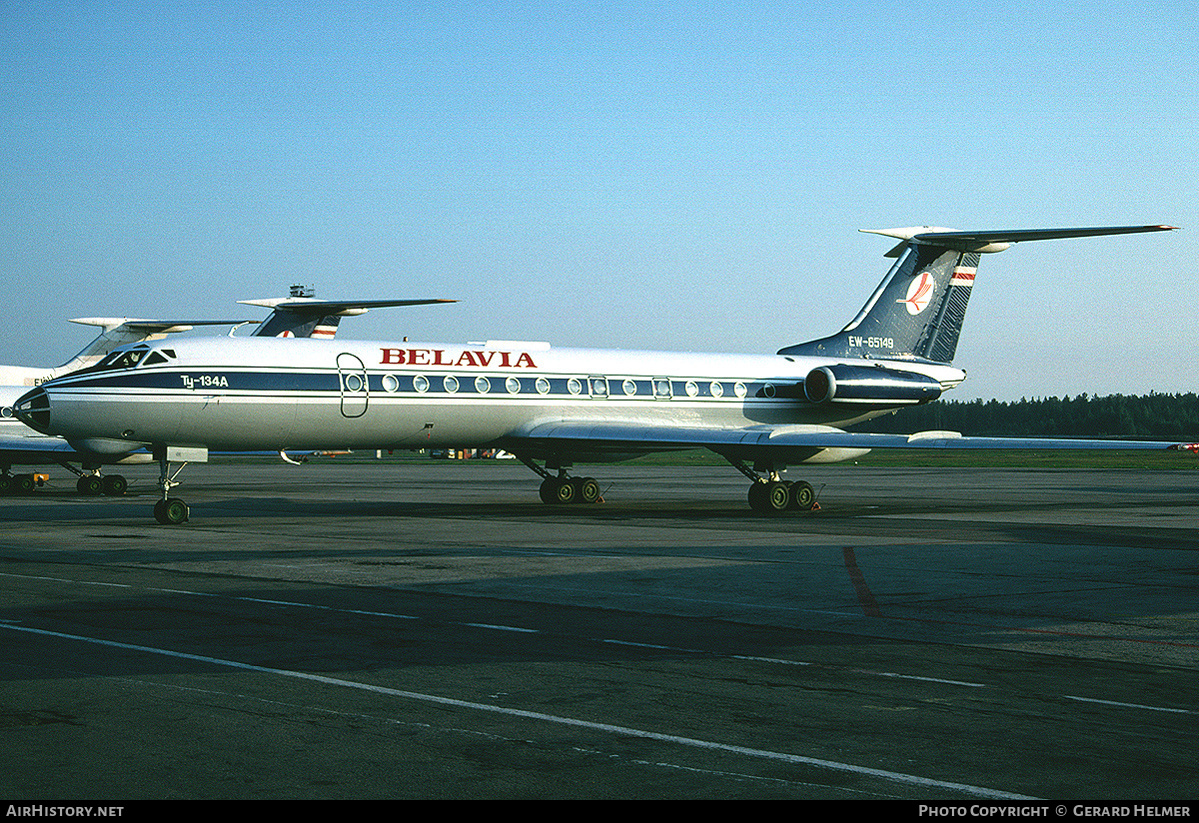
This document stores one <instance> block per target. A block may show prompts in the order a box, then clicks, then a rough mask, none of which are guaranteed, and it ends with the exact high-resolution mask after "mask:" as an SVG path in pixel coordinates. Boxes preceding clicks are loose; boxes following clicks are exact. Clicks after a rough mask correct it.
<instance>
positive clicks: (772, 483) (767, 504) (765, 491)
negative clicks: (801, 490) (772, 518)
mask: <svg viewBox="0 0 1199 823" xmlns="http://www.w3.org/2000/svg"><path fill="white" fill-rule="evenodd" d="M789 505H791V490H790V489H789V488H787V484H786V483H783V482H782V481H780V480H769V481H766V482H764V483H754V484H753V485H752V486H750V487H749V507H750V508H751V509H753V510H754V511H756V512H757V513H758V514H781V513H782V512H784V511H786V510H787V507H788V506H789Z"/></svg>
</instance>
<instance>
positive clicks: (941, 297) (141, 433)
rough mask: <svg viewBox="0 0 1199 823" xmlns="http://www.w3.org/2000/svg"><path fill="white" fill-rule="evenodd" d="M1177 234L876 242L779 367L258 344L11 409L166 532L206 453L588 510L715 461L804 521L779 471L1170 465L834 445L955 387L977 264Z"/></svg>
mask: <svg viewBox="0 0 1199 823" xmlns="http://www.w3.org/2000/svg"><path fill="white" fill-rule="evenodd" d="M1171 228H1172V227H1170V226H1124V227H1104V228H1083V229H1032V230H1019V231H989V232H960V231H953V230H949V229H939V228H929V227H918V228H907V229H886V230H876V231H873V233H876V234H882V235H885V236H888V237H892V238H895V239H896V240H898V241H899V243H898V244H897V245H896V246H895V247H894V248H893V249H892V250H891V251H890V252H888V255H887V256H889V257H894V258H897V259H896V262H895V264H894V265H893V266H892V267H891V269H890V270H889V271H888V272H887V274H886V276H885V277H884V278H883V281H882V283H880V284H879V286H878V288H877V289H876V290H875V292H874V294H873V295H872V296H871V297H870V299H869V300H868V301H867V302H866V305H865V306H864V307H863V308H862V310H861V311H860V312H859V313H858V315H857V316H856V317H855V318H853V320H852V321H851V322H850V323H849V324H848V325H847V326H846V327H845V328H844V329H842V330H841V331H840V332H838V333H837V334H834V335H831V336H829V337H825V338H821V339H818V340H812V341H810V342H806V343H800V344H796V345H792V346H787V347H785V348H783V349H780V350H779V351H778V352H777V353H776V354H772V355H743V354H696V353H672V352H650V351H622V350H606V349H568V348H557V347H551V346H550V345H549V344H547V343H533V342H520V341H489V342H486V343H467V344H451V343H412V342H366V341H349V340H331V341H326V340H287V341H280V340H276V339H272V338H269V337H254V338H242V339H229V338H211V339H207V338H201V339H195V340H190V341H178V342H173V343H172V344H171V345H170V346H162V345H157V344H152V343H141V344H135V345H130V346H125V347H122V348H121V349H118V350H117V351H114V352H113V354H112V355H110V356H109V357H108V358H107V359H105V360H104V361H103V362H101V363H99V364H98V365H96V366H95V367H93V368H91V369H88V370H85V371H81V372H77V373H75V374H72V375H68V376H66V377H61V378H59V379H56V380H52V381H49V382H47V383H45V384H43V385H42V386H40V387H38V388H36V389H34V390H32V391H30V392H28V393H27V394H25V395H24V396H23V397H21V398H20V400H19V401H18V402H17V404H16V406H15V410H16V413H17V414H18V416H19V417H20V419H21V420H22V421H24V422H25V423H27V424H28V425H29V426H31V427H33V428H34V429H37V430H38V431H41V432H45V433H48V434H55V435H61V436H63V437H65V438H66V439H67V440H68V441H69V442H71V443H72V444H73V445H74V446H75V447H76V448H80V449H86V450H88V451H92V452H97V453H121V452H123V451H129V450H132V449H140V448H144V447H148V448H149V449H151V450H152V452H153V454H154V457H155V459H156V460H157V461H158V463H159V466H160V480H159V483H160V486H161V490H162V497H161V499H160V500H159V501H158V503H157V504H156V506H155V516H156V518H157V519H158V520H159V522H161V523H168V524H177V523H181V522H183V521H184V520H186V519H187V518H188V515H189V511H188V507H187V504H186V503H184V502H183V501H182V500H181V499H179V498H178V497H173V496H171V494H170V490H171V489H172V487H174V486H175V485H176V482H175V475H173V474H172V473H171V463H172V462H176V463H179V462H188V461H204V460H206V459H207V455H208V452H209V450H213V451H259V450H277V451H280V452H281V453H284V452H285V451H286V450H288V449H300V448H303V449H423V448H436V447H447V446H453V447H459V448H475V447H482V448H485V447H499V448H503V449H506V450H508V451H510V452H512V453H513V454H515V455H516V456H517V457H518V458H519V459H520V460H521V461H523V462H524V463H525V464H526V465H527V466H528V467H529V468H530V469H532V470H533V471H534V472H536V473H537V474H538V475H540V476H541V477H542V478H543V480H542V483H541V488H540V494H541V499H542V500H543V501H545V502H546V503H557V504H563V503H572V502H595V501H596V500H597V499H598V497H599V491H600V490H599V484H598V483H597V482H596V480H595V479H593V478H590V477H578V476H572V475H571V474H570V472H569V469H570V468H571V467H573V465H574V464H575V463H576V462H589V461H597V462H599V461H604V460H611V459H621V458H625V457H630V456H636V455H640V454H645V453H649V452H657V451H668V450H675V449H693V448H707V449H710V450H712V451H713V452H716V453H718V454H720V455H722V456H723V457H724V458H726V459H727V460H728V461H729V462H730V463H731V464H732V465H733V466H734V467H735V468H737V469H738V470H739V471H741V472H742V473H743V474H744V475H745V476H746V477H748V478H749V479H750V480H751V484H750V489H749V503H750V506H751V508H753V509H754V510H755V511H759V512H763V513H780V512H784V511H788V510H807V509H811V508H813V507H814V506H815V500H814V494H813V490H812V487H811V486H810V485H809V484H808V483H806V482H803V481H794V482H792V481H786V480H783V478H782V477H781V476H780V473H781V472H783V471H784V470H785V469H786V467H787V466H789V465H797V464H800V463H809V462H836V461H840V460H846V459H851V458H853V457H856V456H859V455H861V454H864V453H865V452H866V451H867V450H869V449H872V448H951V449H952V448H967V449H971V448H972V449H994V448H1037V449H1113V448H1119V449H1167V448H1180V447H1182V445H1183V444H1176V443H1163V442H1142V441H1106V440H1062V439H1055V440H1050V439H1030V438H981V437H963V436H961V435H960V434H957V433H953V432H923V433H918V434H914V435H886V434H869V433H858V432H850V431H845V427H847V426H850V425H852V424H854V423H857V422H860V421H863V420H866V419H869V418H871V417H875V416H877V415H880V414H883V413H886V412H889V411H892V410H895V409H897V408H901V407H904V406H908V405H915V404H920V403H928V402H930V401H932V400H935V399H937V398H938V397H940V396H941V394H942V392H944V391H946V390H948V389H952V388H953V387H955V386H957V385H958V384H959V383H961V382H962V380H963V379H965V377H966V373H965V372H964V371H962V370H961V369H959V368H957V367H956V366H954V365H953V358H954V352H955V350H956V348H957V343H958V336H959V333H960V331H961V327H962V321H963V318H964V317H965V312H966V305H967V301H968V300H969V299H970V293H971V288H972V286H973V283H974V277H975V273H976V270H977V266H978V262H979V259H980V255H981V254H984V253H989V252H998V251H1003V250H1004V249H1006V248H1008V247H1009V246H1010V245H1011V244H1013V243H1019V242H1023V241H1031V240H1048V239H1058V238H1070V237H1093V236H1100V235H1114V234H1132V233H1139V232H1154V231H1165V230H1169V229H1171Z"/></svg>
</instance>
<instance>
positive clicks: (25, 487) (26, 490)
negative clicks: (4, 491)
mask: <svg viewBox="0 0 1199 823" xmlns="http://www.w3.org/2000/svg"><path fill="white" fill-rule="evenodd" d="M36 487H37V483H36V482H34V479H33V475H32V474H18V475H17V476H16V477H14V478H13V490H14V491H16V493H17V494H33V490H34V488H36Z"/></svg>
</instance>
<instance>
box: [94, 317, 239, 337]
mask: <svg viewBox="0 0 1199 823" xmlns="http://www.w3.org/2000/svg"><path fill="white" fill-rule="evenodd" d="M70 322H71V323H78V324H80V325H81V326H100V327H101V328H103V329H104V330H105V331H112V330H113V329H116V328H119V327H121V326H124V327H125V328H127V329H129V330H131V331H136V332H141V333H143V334H172V333H175V332H184V331H191V330H192V328H194V327H195V326H239V325H242V324H244V323H257V322H259V321H257V320H139V319H136V318H130V317H76V318H74V319H73V320H71V321H70Z"/></svg>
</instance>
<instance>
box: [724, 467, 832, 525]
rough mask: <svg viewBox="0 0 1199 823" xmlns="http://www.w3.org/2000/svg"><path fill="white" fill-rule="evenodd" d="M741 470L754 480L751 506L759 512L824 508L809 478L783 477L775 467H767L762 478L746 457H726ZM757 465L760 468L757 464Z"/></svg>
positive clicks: (750, 491)
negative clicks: (743, 459) (740, 458)
mask: <svg viewBox="0 0 1199 823" xmlns="http://www.w3.org/2000/svg"><path fill="white" fill-rule="evenodd" d="M725 460H728V461H729V462H730V463H732V464H733V467H734V468H736V469H737V471H739V472H741V473H742V474H744V475H745V476H746V477H748V478H749V479H750V481H752V482H751V485H750V487H749V507H750V508H751V509H753V510H754V511H755V512H757V513H758V514H766V515H779V514H787V513H789V512H808V511H815V510H816V509H819V508H820V504H819V503H817V502H816V490H815V489H813V488H812V484H811V483H809V482H807V481H806V480H794V481H792V480H783V479H782V478H780V477H779V472H778V469H777V468H776V467H774V466H768V467H765V469H764V470H765V471H766V472H767V475H766V477H762V476H761V475H760V474H758V473H757V471H755V470H754V469H751V468H750V467H749V466H748V465H746V463H745V462H744V461H742V460H735V459H733V458H731V457H728V456H727V455H726V456H725ZM755 468H757V467H755Z"/></svg>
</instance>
